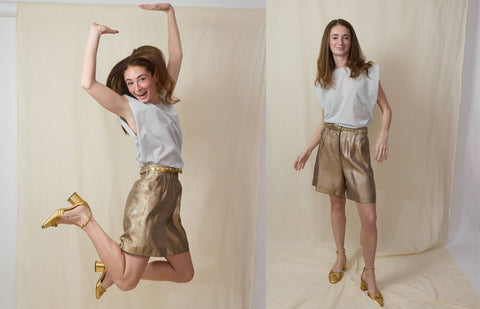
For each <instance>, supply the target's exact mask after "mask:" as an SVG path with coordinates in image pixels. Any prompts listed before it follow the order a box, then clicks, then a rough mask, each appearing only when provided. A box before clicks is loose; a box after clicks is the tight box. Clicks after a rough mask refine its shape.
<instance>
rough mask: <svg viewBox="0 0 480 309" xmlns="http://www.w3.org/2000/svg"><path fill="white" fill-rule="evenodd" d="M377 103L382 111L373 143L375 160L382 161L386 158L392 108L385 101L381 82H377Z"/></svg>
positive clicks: (385, 97)
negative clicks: (379, 127) (376, 136)
mask: <svg viewBox="0 0 480 309" xmlns="http://www.w3.org/2000/svg"><path fill="white" fill-rule="evenodd" d="M377 104H378V106H379V107H380V110H381V111H382V129H381V130H380V134H379V136H378V139H377V142H376V143H375V160H376V161H377V162H382V161H384V160H386V159H387V158H388V132H389V131H390V123H391V122H392V109H391V108H390V105H389V104H388V101H387V96H386V95H385V92H384V91H383V88H382V84H381V83H380V81H379V82H378V98H377Z"/></svg>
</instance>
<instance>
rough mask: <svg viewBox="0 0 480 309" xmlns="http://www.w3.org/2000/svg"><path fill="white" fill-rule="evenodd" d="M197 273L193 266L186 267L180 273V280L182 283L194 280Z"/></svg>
mask: <svg viewBox="0 0 480 309" xmlns="http://www.w3.org/2000/svg"><path fill="white" fill-rule="evenodd" d="M194 275H195V271H194V270H193V268H189V269H185V270H183V271H182V272H181V273H180V274H179V282H180V283H187V282H190V281H192V279H193V276H194Z"/></svg>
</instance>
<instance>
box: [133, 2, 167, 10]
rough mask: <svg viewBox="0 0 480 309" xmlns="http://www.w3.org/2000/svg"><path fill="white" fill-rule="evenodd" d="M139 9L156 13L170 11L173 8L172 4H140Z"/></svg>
mask: <svg viewBox="0 0 480 309" xmlns="http://www.w3.org/2000/svg"><path fill="white" fill-rule="evenodd" d="M139 7H140V8H142V9H144V10H154V11H168V10H170V9H171V8H172V6H171V5H170V3H157V4H140V5H139Z"/></svg>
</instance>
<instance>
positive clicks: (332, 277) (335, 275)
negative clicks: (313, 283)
mask: <svg viewBox="0 0 480 309" xmlns="http://www.w3.org/2000/svg"><path fill="white" fill-rule="evenodd" d="M336 253H337V254H340V253H343V254H345V249H343V251H336ZM345 269H347V256H345V262H344V263H343V270H342V271H341V272H334V271H333V270H330V272H329V273H328V281H330V283H331V284H335V283H337V282H339V281H340V280H342V278H343V272H344V271H345Z"/></svg>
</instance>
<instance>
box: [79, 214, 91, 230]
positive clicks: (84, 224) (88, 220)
mask: <svg viewBox="0 0 480 309" xmlns="http://www.w3.org/2000/svg"><path fill="white" fill-rule="evenodd" d="M90 220H92V212H91V211H90V216H88V219H87V221H85V223H83V224H82V226H81V228H82V230H83V229H84V228H85V226H87V224H88V222H90Z"/></svg>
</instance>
